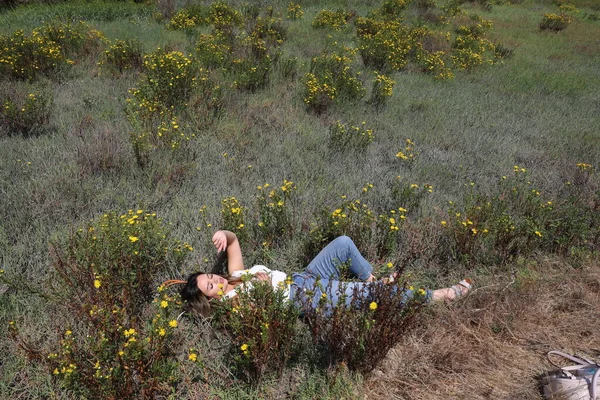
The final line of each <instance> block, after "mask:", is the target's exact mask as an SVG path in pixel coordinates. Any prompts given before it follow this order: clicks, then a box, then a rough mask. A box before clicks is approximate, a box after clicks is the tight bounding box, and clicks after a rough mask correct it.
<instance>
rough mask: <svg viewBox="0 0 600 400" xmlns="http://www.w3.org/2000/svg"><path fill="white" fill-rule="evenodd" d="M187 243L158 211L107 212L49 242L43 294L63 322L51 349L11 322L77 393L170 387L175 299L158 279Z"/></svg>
mask: <svg viewBox="0 0 600 400" xmlns="http://www.w3.org/2000/svg"><path fill="white" fill-rule="evenodd" d="M190 250H192V249H191V246H190V245H189V244H187V243H181V242H179V241H177V240H174V239H173V238H171V236H170V234H169V232H168V230H167V228H166V227H165V226H164V225H163V223H162V221H161V220H160V219H158V218H157V217H156V214H155V213H149V212H146V211H144V210H137V211H133V210H130V211H129V212H127V213H125V214H122V215H117V214H114V213H110V214H105V215H104V216H102V217H100V218H99V219H97V220H95V221H92V222H91V223H90V224H89V225H87V226H86V227H85V228H84V229H79V230H78V231H77V232H75V233H74V234H72V235H70V236H69V237H68V238H67V239H59V240H58V241H57V242H56V243H55V244H54V247H53V254H52V256H53V257H52V258H53V267H54V274H53V275H52V278H51V281H50V283H49V285H48V288H49V292H50V293H48V294H49V295H51V298H52V299H54V303H55V304H54V306H55V307H56V309H57V310H59V313H58V315H57V322H59V323H63V324H64V323H66V324H67V325H66V326H65V325H63V326H62V327H61V328H62V329H61V330H62V332H64V333H63V334H62V335H61V337H59V338H58V339H57V340H56V342H53V340H52V339H50V342H52V343H51V345H50V347H52V348H53V349H52V350H51V351H50V352H49V353H44V352H41V351H39V350H36V349H34V348H33V347H32V346H31V345H29V344H28V343H27V342H26V341H24V340H23V339H22V337H21V336H20V334H19V331H18V327H17V326H16V324H13V325H12V330H11V332H12V335H13V338H14V339H15V340H17V342H18V343H19V344H20V346H21V347H22V348H23V349H25V350H26V352H27V355H28V356H29V357H30V358H32V359H35V360H36V361H37V362H40V363H42V364H43V365H45V366H46V367H47V368H48V371H49V372H50V374H51V375H52V376H53V377H54V378H56V379H57V381H58V382H59V383H60V384H61V385H62V386H63V387H64V388H65V389H67V390H69V391H71V392H72V393H74V394H75V395H76V396H78V397H79V396H80V397H84V398H90V399H105V398H121V399H140V398H142V399H149V398H155V397H156V396H160V395H165V394H168V393H170V391H171V389H170V386H171V385H172V384H173V383H174V381H173V376H174V371H175V370H176V368H177V363H176V362H174V359H173V350H174V348H175V343H176V341H177V336H176V332H175V328H176V327H177V320H176V315H177V312H178V305H180V301H179V299H178V298H176V297H172V296H169V295H168V294H167V293H166V292H164V291H163V288H162V287H159V288H158V292H156V291H155V289H154V288H156V282H155V279H156V275H157V274H158V273H159V271H163V270H164V269H165V268H169V267H172V268H175V269H179V268H180V267H181V264H182V262H183V260H184V259H185V257H186V255H187V253H188V252H189V251H190ZM153 297H154V300H153V301H151V300H152V298H153ZM74 320H75V321H77V322H76V323H74ZM65 321H66V322H65Z"/></svg>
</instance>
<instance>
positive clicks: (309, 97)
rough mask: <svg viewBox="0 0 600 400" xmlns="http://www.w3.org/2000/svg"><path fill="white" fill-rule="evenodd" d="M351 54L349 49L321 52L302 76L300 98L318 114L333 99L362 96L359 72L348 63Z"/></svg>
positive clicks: (352, 98)
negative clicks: (301, 94) (301, 95)
mask: <svg viewBox="0 0 600 400" xmlns="http://www.w3.org/2000/svg"><path fill="white" fill-rule="evenodd" d="M353 57H354V52H353V51H351V50H350V51H345V52H339V53H338V52H324V53H322V54H321V55H319V56H317V57H314V58H313V59H312V60H311V65H310V72H309V73H307V74H306V75H304V79H303V99H304V103H305V104H306V105H307V106H308V108H309V110H311V111H313V112H315V113H317V114H320V113H322V112H323V111H325V110H327V109H328V108H329V106H331V104H333V103H334V102H337V101H342V100H357V99H360V98H362V97H363V96H364V94H365V88H364V86H363V83H362V81H361V80H360V79H359V77H360V74H359V73H356V72H354V71H353V70H352V67H351V64H352V60H353Z"/></svg>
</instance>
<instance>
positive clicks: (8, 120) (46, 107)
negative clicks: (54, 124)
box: [0, 87, 52, 136]
mask: <svg viewBox="0 0 600 400" xmlns="http://www.w3.org/2000/svg"><path fill="white" fill-rule="evenodd" d="M11 88H12V87H11ZM7 89H8V88H7ZM2 92H4V90H2ZM0 106H1V109H0V121H1V122H2V124H1V127H0V136H2V135H9V136H10V135H14V134H22V135H32V134H37V133H41V132H43V131H44V130H46V129H47V128H48V127H49V125H50V112H51V111H52V93H51V92H49V91H47V90H43V91H37V90H35V91H33V92H32V93H27V94H26V93H24V92H23V91H22V90H17V91H14V92H10V93H2V100H1V103H0Z"/></svg>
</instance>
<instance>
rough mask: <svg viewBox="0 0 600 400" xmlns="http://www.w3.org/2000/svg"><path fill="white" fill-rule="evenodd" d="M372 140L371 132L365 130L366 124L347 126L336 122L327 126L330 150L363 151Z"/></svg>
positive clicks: (373, 137)
mask: <svg viewBox="0 0 600 400" xmlns="http://www.w3.org/2000/svg"><path fill="white" fill-rule="evenodd" d="M373 139H375V135H374V134H373V130H372V129H370V128H367V126H366V122H363V123H362V124H354V123H349V124H348V123H342V122H341V121H339V120H338V121H336V122H334V123H332V124H331V125H330V126H329V145H330V147H331V148H332V149H336V150H342V151H343V150H347V149H353V150H359V151H365V150H366V149H367V146H369V144H370V143H371V142H372V141H373Z"/></svg>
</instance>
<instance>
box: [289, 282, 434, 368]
mask: <svg viewBox="0 0 600 400" xmlns="http://www.w3.org/2000/svg"><path fill="white" fill-rule="evenodd" d="M325 289H326V288H323V287H322V284H321V283H320V282H317V284H316V285H315V288H314V289H313V290H308V291H306V292H299V293H298V296H299V298H300V300H299V301H300V303H301V304H303V306H302V311H303V313H304V318H305V321H306V322H307V324H308V327H309V329H310V331H311V333H312V335H313V338H314V340H315V342H316V343H317V344H319V345H321V346H323V348H324V350H325V351H324V355H325V356H326V361H328V362H329V363H330V364H334V363H345V364H346V365H347V366H348V368H350V369H351V370H354V371H359V372H361V373H367V372H370V371H371V370H373V368H375V367H376V366H377V365H378V364H379V363H380V362H381V361H382V360H383V359H384V358H385V357H386V355H387V353H388V352H389V350H390V349H391V348H392V347H394V346H395V345H396V344H397V343H398V341H399V340H400V339H401V338H402V336H403V335H404V333H405V332H406V331H407V330H408V329H409V328H410V327H411V325H412V322H413V319H414V317H415V316H416V315H417V314H418V312H419V311H420V309H421V307H422V305H423V304H424V300H425V296H426V292H425V291H424V290H423V289H418V290H414V289H413V293H414V295H413V296H412V297H410V298H406V297H405V295H404V293H405V292H404V291H405V289H409V286H408V284H406V283H405V284H398V283H395V284H391V285H386V284H383V283H382V282H376V283H373V284H371V285H368V286H366V287H365V288H364V289H363V292H361V291H359V290H358V289H355V291H354V293H353V296H352V300H351V302H350V304H349V305H346V304H345V300H346V296H345V295H344V291H345V286H344V285H343V284H342V285H341V286H340V289H339V293H338V295H339V296H340V297H339V300H338V302H337V303H336V304H333V301H332V300H331V299H329V298H328V297H327V294H326V290H325ZM411 289H412V288H411ZM319 293H321V297H320V299H321V300H320V303H319V306H318V307H317V308H313V307H311V305H310V302H312V299H313V295H315V294H316V295H317V296H318V295H319Z"/></svg>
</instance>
